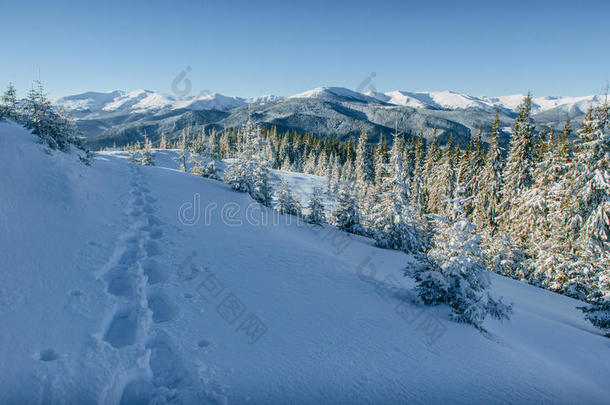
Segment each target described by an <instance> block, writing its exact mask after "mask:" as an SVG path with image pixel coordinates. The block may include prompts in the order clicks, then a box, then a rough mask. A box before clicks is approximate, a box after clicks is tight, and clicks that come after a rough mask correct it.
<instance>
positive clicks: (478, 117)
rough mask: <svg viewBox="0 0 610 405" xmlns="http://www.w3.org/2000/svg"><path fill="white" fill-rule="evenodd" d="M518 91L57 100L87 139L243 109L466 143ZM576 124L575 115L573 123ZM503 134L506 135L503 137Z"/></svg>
mask: <svg viewBox="0 0 610 405" xmlns="http://www.w3.org/2000/svg"><path fill="white" fill-rule="evenodd" d="M523 98H524V95H522V94H517V95H510V96H500V97H476V96H470V95H466V94H460V93H455V92H452V91H444V92H408V91H399V90H396V91H390V92H387V93H373V92H369V93H366V94H364V93H359V92H356V91H353V90H349V89H346V88H342V87H318V88H315V89H312V90H309V91H306V92H303V93H300V94H295V95H292V96H289V97H279V96H273V95H268V96H262V97H255V98H241V97H228V96H224V95H222V94H218V93H213V94H202V95H199V96H192V97H175V96H171V95H167V94H162V93H158V92H154V91H150V90H136V91H131V92H123V91H119V90H116V91H112V92H106V93H101V92H87V93H82V94H77V95H73V96H67V97H62V98H60V99H58V100H56V103H57V104H58V105H61V106H63V107H64V108H65V109H67V110H68V111H70V112H71V113H72V115H73V116H74V117H75V118H76V119H77V124H78V126H79V129H80V131H81V132H82V133H83V135H84V136H85V137H86V138H87V141H88V143H89V144H90V146H92V147H94V148H97V147H104V146H111V145H113V144H116V145H121V144H125V143H129V142H134V141H136V140H141V139H143V136H144V133H146V135H147V136H148V137H150V138H152V139H153V140H156V139H157V138H158V137H160V135H161V133H165V134H166V135H167V136H168V138H170V139H171V138H173V137H176V136H178V135H179V134H180V132H181V131H182V130H183V129H184V128H186V127H194V128H195V129H206V130H211V129H212V128H217V129H222V128H230V127H236V126H240V125H243V124H244V123H245V122H246V120H247V118H248V115H250V116H251V119H252V120H253V121H254V122H256V123H259V124H261V125H264V126H267V127H271V126H275V127H277V128H278V130H281V131H286V130H290V131H298V132H305V133H310V134H314V135H317V136H321V137H337V138H339V139H347V138H350V137H355V136H357V135H358V134H359V133H360V131H361V129H362V128H363V127H364V128H365V129H366V130H367V131H368V133H369V136H370V138H371V140H372V141H373V142H376V141H378V140H379V139H380V138H381V137H382V136H385V137H389V136H390V134H391V132H393V129H394V128H395V127H398V129H399V130H400V131H402V132H403V133H405V135H406V136H411V135H415V134H418V133H423V134H424V136H425V137H426V138H429V137H430V136H432V133H433V131H434V129H437V130H438V135H439V139H440V141H441V142H442V143H443V142H446V141H447V140H448V139H449V137H453V139H454V141H455V142H457V143H459V144H462V145H464V144H466V143H467V142H468V140H469V139H470V137H471V136H472V135H473V134H474V133H475V132H476V131H477V130H478V129H479V128H481V129H482V130H483V132H484V139H487V135H488V133H489V131H490V128H491V123H492V121H493V117H494V114H495V110H496V109H498V110H499V111H500V119H501V121H502V125H503V126H504V127H506V129H509V128H510V126H511V125H512V122H513V120H514V118H515V116H516V113H517V111H518V107H519V105H520V103H521V101H522V100H523ZM602 101H603V96H598V95H592V96H583V97H549V96H547V97H535V98H533V99H532V114H533V118H534V121H535V122H536V124H539V125H555V126H561V125H563V122H564V121H565V119H566V117H567V116H569V117H570V118H572V119H575V120H578V119H580V118H582V116H583V115H584V113H585V112H586V110H587V109H588V108H589V107H590V106H591V105H594V104H598V103H601V102H602ZM575 124H576V123H575ZM506 139H507V137H505V139H504V140H505V141H506Z"/></svg>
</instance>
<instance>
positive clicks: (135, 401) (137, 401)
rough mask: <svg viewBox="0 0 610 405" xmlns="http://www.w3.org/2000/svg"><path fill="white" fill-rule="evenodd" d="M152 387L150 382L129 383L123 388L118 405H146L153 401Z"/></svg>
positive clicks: (137, 381)
mask: <svg viewBox="0 0 610 405" xmlns="http://www.w3.org/2000/svg"><path fill="white" fill-rule="evenodd" d="M154 389H155V388H154V387H153V385H152V383H151V382H150V381H147V380H134V381H130V382H128V383H127V385H125V388H123V393H122V394H121V401H120V402H119V404H120V405H147V404H149V403H150V402H151V400H152V399H153V391H154Z"/></svg>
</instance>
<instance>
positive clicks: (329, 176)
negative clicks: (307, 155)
mask: <svg viewBox="0 0 610 405" xmlns="http://www.w3.org/2000/svg"><path fill="white" fill-rule="evenodd" d="M335 175H336V174H335V165H334V157H333V155H329V157H328V171H327V172H326V190H325V192H326V194H327V195H332V194H333V193H334V190H335Z"/></svg>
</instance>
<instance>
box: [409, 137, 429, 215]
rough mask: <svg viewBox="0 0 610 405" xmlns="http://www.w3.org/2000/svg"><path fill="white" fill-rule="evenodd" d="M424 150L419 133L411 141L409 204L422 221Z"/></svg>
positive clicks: (422, 139)
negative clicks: (411, 169)
mask: <svg viewBox="0 0 610 405" xmlns="http://www.w3.org/2000/svg"><path fill="white" fill-rule="evenodd" d="M425 156H426V150H425V148H424V138H423V134H420V135H419V136H418V137H417V138H416V139H415V141H414V143H413V159H414V162H413V176H412V177H411V183H410V184H409V188H410V196H411V206H412V207H413V211H414V214H415V217H416V218H417V219H418V221H420V222H423V221H424V215H425V212H424V203H425V201H424V164H425Z"/></svg>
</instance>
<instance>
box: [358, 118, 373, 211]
mask: <svg viewBox="0 0 610 405" xmlns="http://www.w3.org/2000/svg"><path fill="white" fill-rule="evenodd" d="M355 177H356V187H357V189H358V193H359V198H360V199H361V203H362V199H363V198H364V195H365V194H366V191H367V190H368V189H369V188H370V187H371V185H372V184H373V182H374V181H375V167H374V165H373V154H372V152H371V148H370V146H369V137H368V135H367V134H366V131H365V129H364V128H362V132H360V138H359V139H358V146H357V149H356V165H355Z"/></svg>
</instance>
